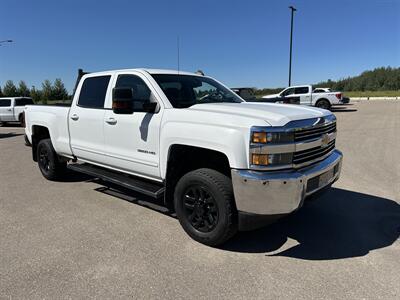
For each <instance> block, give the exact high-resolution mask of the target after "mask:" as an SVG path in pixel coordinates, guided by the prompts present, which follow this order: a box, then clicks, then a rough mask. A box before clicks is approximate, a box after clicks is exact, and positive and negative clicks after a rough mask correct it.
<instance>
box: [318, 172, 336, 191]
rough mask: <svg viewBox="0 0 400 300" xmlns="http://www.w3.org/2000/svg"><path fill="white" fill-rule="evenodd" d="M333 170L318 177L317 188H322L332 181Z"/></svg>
mask: <svg viewBox="0 0 400 300" xmlns="http://www.w3.org/2000/svg"><path fill="white" fill-rule="evenodd" d="M333 175H334V174H333V168H332V169H330V170H329V171H327V172H325V173H322V174H321V175H319V184H318V187H323V186H325V185H327V184H328V182H329V181H330V180H331V179H332V177H333Z"/></svg>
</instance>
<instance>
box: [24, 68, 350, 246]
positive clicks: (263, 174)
mask: <svg viewBox="0 0 400 300" xmlns="http://www.w3.org/2000/svg"><path fill="white" fill-rule="evenodd" d="M25 115H26V117H25V118H26V128H25V132H26V135H27V137H28V139H29V141H31V143H32V155H33V159H34V160H35V161H37V162H38V166H39V169H40V171H41V172H42V174H43V176H44V177H46V178H47V179H50V180H54V179H58V178H62V176H63V174H64V170H65V168H66V167H68V168H70V169H72V170H75V171H78V172H83V173H86V174H89V175H92V176H96V177H99V178H102V179H104V180H108V181H111V182H113V183H115V184H119V185H121V186H124V187H126V188H129V189H132V190H134V191H138V192H141V193H144V194H146V195H148V196H151V197H154V198H163V200H164V203H165V205H166V206H167V207H169V208H171V210H175V212H176V214H177V217H178V219H179V222H180V223H181V225H182V227H183V228H184V230H185V231H186V232H187V233H188V234H189V235H190V236H191V237H192V238H194V239H195V240H197V241H199V242H202V243H204V244H207V245H219V244H221V243H223V242H225V241H226V240H227V239H229V238H230V237H232V236H233V235H234V234H235V232H236V231H237V230H249V229H253V228H256V227H258V226H261V225H263V224H266V223H267V222H270V221H271V220H275V219H277V218H279V217H281V216H283V215H286V214H289V213H291V212H293V211H295V210H297V209H298V208H300V207H301V206H302V204H303V201H304V200H305V198H306V197H308V196H310V195H312V194H314V193H316V192H317V191H320V190H322V189H324V188H326V187H329V186H330V185H331V184H332V183H333V182H334V181H335V180H337V179H338V177H339V174H340V169H341V161H342V154H341V152H340V151H338V150H336V149H335V139H336V118H335V116H334V115H333V114H332V113H330V112H329V111H327V110H320V109H317V108H311V107H301V106H288V105H281V104H268V103H250V102H244V100H242V99H241V98H240V97H239V96H237V95H236V94H235V93H234V92H232V91H231V90H230V89H229V88H227V87H225V86H224V85H222V84H221V83H219V82H218V81H216V80H214V79H212V78H210V77H206V76H202V75H198V74H192V73H184V72H176V71H168V70H149V69H130V70H118V71H108V72H101V73H92V74H86V75H84V76H83V77H82V79H81V80H79V84H77V88H76V92H75V95H74V98H73V102H72V105H71V107H52V106H27V108H26V111H25Z"/></svg>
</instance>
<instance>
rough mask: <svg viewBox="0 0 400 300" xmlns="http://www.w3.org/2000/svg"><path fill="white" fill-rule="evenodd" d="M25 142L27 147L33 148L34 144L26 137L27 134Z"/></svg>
mask: <svg viewBox="0 0 400 300" xmlns="http://www.w3.org/2000/svg"><path fill="white" fill-rule="evenodd" d="M24 142H25V146H28V147H31V146H32V144H31V142H30V141H29V139H28V137H27V136H26V134H24Z"/></svg>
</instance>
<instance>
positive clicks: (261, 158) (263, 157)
mask: <svg viewBox="0 0 400 300" xmlns="http://www.w3.org/2000/svg"><path fill="white" fill-rule="evenodd" d="M252 163H253V165H257V166H266V165H268V154H255V153H253V156H252Z"/></svg>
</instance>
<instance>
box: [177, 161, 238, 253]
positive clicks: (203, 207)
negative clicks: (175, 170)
mask: <svg viewBox="0 0 400 300" xmlns="http://www.w3.org/2000/svg"><path fill="white" fill-rule="evenodd" d="M174 204H175V211H176V214H177V216H178V219H179V222H180V224H181V225H182V227H183V229H184V230H185V231H186V233H187V234H188V235H190V236H191V237H192V238H193V239H194V240H196V241H198V242H200V243H203V244H206V245H210V246H217V245H220V244H222V243H224V242H225V241H227V240H228V239H229V238H231V237H232V236H233V235H234V234H235V233H236V231H237V211H236V208H235V205H234V199H233V189H232V183H231V180H230V179H229V178H228V177H227V176H225V175H224V174H222V173H220V172H218V171H215V170H212V169H198V170H194V171H191V172H189V173H187V174H185V175H184V176H183V177H182V178H181V179H180V180H179V182H178V184H177V186H176V189H175V196H174Z"/></svg>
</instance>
